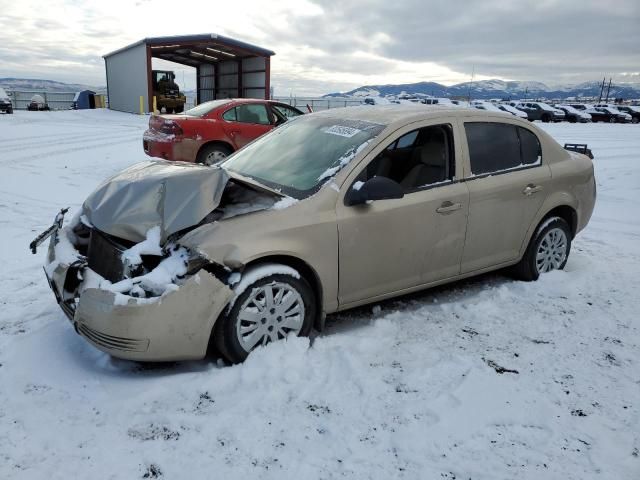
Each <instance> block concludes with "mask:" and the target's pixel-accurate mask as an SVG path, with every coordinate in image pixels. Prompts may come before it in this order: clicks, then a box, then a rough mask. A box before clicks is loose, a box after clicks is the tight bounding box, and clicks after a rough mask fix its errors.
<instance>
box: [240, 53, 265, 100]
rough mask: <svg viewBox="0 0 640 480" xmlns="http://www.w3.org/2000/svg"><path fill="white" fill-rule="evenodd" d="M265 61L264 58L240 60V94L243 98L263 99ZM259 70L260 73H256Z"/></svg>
mask: <svg viewBox="0 0 640 480" xmlns="http://www.w3.org/2000/svg"><path fill="white" fill-rule="evenodd" d="M265 68H266V59H265V58H264V57H255V58H245V59H244V60H242V72H243V73H242V90H243V91H242V92H241V95H242V96H243V97H245V98H265V85H266V83H265V79H266V72H265ZM256 70H261V71H256Z"/></svg>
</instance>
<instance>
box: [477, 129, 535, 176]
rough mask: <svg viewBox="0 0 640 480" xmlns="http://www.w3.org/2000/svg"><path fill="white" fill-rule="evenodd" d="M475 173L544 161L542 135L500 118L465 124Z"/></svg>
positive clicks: (482, 173)
mask: <svg viewBox="0 0 640 480" xmlns="http://www.w3.org/2000/svg"><path fill="white" fill-rule="evenodd" d="M464 128H465V132H466V135H467V143H468V145H469V157H470V160H471V172H472V173H473V175H485V174H490V173H498V172H503V171H508V170H513V169H516V168H521V167H527V166H532V165H535V164H538V163H540V161H541V148H540V141H539V140H538V137H536V135H535V134H534V133H532V132H530V131H529V130H527V129H525V128H522V127H518V126H516V125H510V124H507V123H497V122H467V123H465V124H464Z"/></svg>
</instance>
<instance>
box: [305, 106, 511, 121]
mask: <svg viewBox="0 0 640 480" xmlns="http://www.w3.org/2000/svg"><path fill="white" fill-rule="evenodd" d="M313 115H314V116H323V117H325V118H333V119H335V120H343V119H347V120H362V121H365V122H371V123H379V124H383V125H389V126H391V125H393V124H398V125H403V124H408V123H412V122H417V121H421V120H427V119H430V118H438V117H442V116H447V117H464V116H470V115H473V116H474V117H477V116H484V117H487V118H495V119H505V118H508V119H512V118H513V115H511V114H510V113H506V112H490V111H488V110H478V109H477V108H467V107H454V106H449V105H437V104H436V105H422V104H417V105H416V104H408V105H407V104H404V105H397V104H391V105H367V106H357V107H346V108H332V109H329V110H322V111H320V112H316V113H314V114H313Z"/></svg>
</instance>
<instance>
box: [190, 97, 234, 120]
mask: <svg viewBox="0 0 640 480" xmlns="http://www.w3.org/2000/svg"><path fill="white" fill-rule="evenodd" d="M230 101H231V100H212V101H210V102H204V103H201V104H200V105H198V106H197V107H193V108H191V109H189V110H187V111H186V112H184V114H185V115H189V116H190V117H201V116H203V115H206V114H207V113H209V112H210V111H211V110H213V109H214V108H218V107H219V106H221V105H224V104H225V103H229V102H230Z"/></svg>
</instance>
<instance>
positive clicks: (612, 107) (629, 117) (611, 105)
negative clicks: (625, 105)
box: [595, 103, 640, 123]
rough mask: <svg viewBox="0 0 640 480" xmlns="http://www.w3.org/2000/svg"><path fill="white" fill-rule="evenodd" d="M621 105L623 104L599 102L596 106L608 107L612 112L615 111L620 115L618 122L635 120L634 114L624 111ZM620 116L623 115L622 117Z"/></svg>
mask: <svg viewBox="0 0 640 480" xmlns="http://www.w3.org/2000/svg"><path fill="white" fill-rule="evenodd" d="M620 107H621V105H616V104H614V103H597V104H596V106H595V108H606V109H608V110H609V111H611V112H612V113H615V114H616V115H618V119H617V122H618V123H629V122H633V115H632V114H631V113H629V112H626V111H623V110H622V109H621V108H620ZM639 115H640V114H639ZM620 116H622V118H621V117H620ZM633 123H638V122H637V121H636V122H633Z"/></svg>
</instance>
